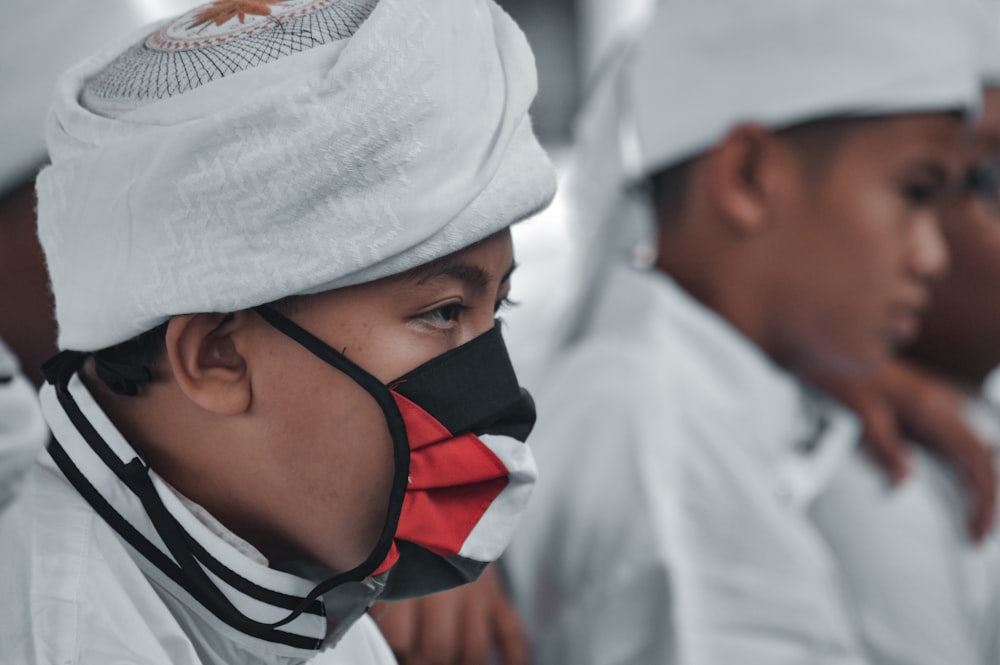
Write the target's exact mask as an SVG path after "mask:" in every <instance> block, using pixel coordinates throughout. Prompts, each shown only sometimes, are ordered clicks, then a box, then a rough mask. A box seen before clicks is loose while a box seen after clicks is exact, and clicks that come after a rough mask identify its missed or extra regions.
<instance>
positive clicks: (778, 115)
mask: <svg viewBox="0 0 1000 665" xmlns="http://www.w3.org/2000/svg"><path fill="white" fill-rule="evenodd" d="M991 1H992V0H991ZM982 17H983V13H982V9H981V7H979V6H977V5H976V4H975V3H974V2H972V0H754V1H753V2H748V1H747V0H662V1H661V2H659V3H658V6H657V8H656V11H655V12H653V13H652V14H651V15H650V16H649V17H648V18H647V19H646V24H645V25H644V26H640V27H639V28H638V29H636V30H633V31H632V33H631V34H630V36H629V37H630V38H629V39H628V40H627V41H626V42H625V43H623V44H620V48H619V49H618V51H617V52H616V53H614V54H612V55H611V56H609V58H608V60H607V62H606V63H605V64H604V67H603V68H602V76H601V77H600V79H599V80H598V81H597V82H596V84H595V86H594V89H593V94H592V95H591V96H590V97H589V99H588V100H587V103H586V105H585V108H584V111H583V113H582V114H581V118H580V123H579V127H578V129H579V131H578V136H577V139H578V144H579V150H578V159H577V163H576V165H575V168H574V169H573V173H572V175H571V179H570V185H569V189H570V197H571V200H573V201H575V206H576V218H577V220H578V223H579V225H580V230H581V234H580V236H581V243H582V244H583V245H584V247H583V249H582V250H581V253H582V256H583V259H582V261H581V264H580V275H579V282H580V283H581V285H582V286H581V288H580V292H579V294H578V296H577V297H576V298H575V301H576V303H575V305H574V308H573V312H571V313H570V314H569V315H568V316H567V320H568V324H567V327H568V330H567V331H566V336H567V337H569V338H570V339H572V338H574V337H575V336H576V335H578V334H579V332H580V330H581V327H582V326H583V325H585V322H586V319H587V317H588V316H589V307H588V305H587V303H589V302H592V301H593V300H595V298H596V293H597V291H598V289H599V288H600V283H601V281H602V280H603V275H604V272H605V268H604V266H605V265H606V264H607V263H608V262H610V261H621V260H627V257H628V256H629V254H630V252H631V248H632V245H634V244H635V241H636V239H637V238H641V237H643V236H647V237H648V236H649V235H650V234H651V233H652V223H651V210H650V209H649V200H648V196H644V195H642V192H639V193H638V194H637V193H636V192H634V191H633V190H632V189H631V188H632V186H633V185H635V184H637V183H640V182H642V181H644V179H645V178H647V177H648V176H650V175H652V174H654V173H656V172H657V171H659V170H661V169H664V168H667V167H669V166H672V165H675V164H678V163H680V162H683V161H685V160H687V159H689V158H692V157H694V156H696V155H698V154H700V153H702V152H704V151H706V150H707V149H708V148H710V147H711V146H712V145H713V144H715V143H716V142H718V141H720V140H721V139H723V138H724V137H725V135H726V133H727V132H728V131H729V130H730V129H732V128H733V127H734V126H735V125H737V124H739V123H741V122H746V121H749V122H757V123H760V124H763V125H764V126H767V127H771V128H774V129H781V128H784V127H788V126H791V125H795V124H798V123H802V122H807V121H810V120H817V119H820V118H826V117H833V116H841V115H854V116H862V115H886V114H895V113H907V112H920V111H935V110H956V111H973V110H974V109H975V108H976V106H977V105H978V100H979V89H980V80H979V77H980V74H981V67H982V44H983V29H984V27H983V20H982Z"/></svg>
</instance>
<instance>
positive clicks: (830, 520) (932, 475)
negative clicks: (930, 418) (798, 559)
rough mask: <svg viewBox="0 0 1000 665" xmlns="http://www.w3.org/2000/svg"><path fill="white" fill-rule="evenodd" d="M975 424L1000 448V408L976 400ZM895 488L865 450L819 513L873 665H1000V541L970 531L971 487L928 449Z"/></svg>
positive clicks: (971, 408) (816, 508)
mask: <svg viewBox="0 0 1000 665" xmlns="http://www.w3.org/2000/svg"><path fill="white" fill-rule="evenodd" d="M967 407H968V408H967V413H968V420H969V423H970V425H971V426H972V427H973V429H974V430H975V431H976V432H977V433H978V434H979V435H980V436H981V437H982V438H983V440H984V441H986V442H987V443H989V444H991V445H993V446H994V447H995V448H1000V408H998V407H997V404H996V403H990V402H989V401H987V400H986V399H983V398H980V397H976V398H970V400H969V401H968V403H967ZM910 470H911V473H910V474H909V476H908V477H907V479H906V480H905V481H904V482H903V483H902V484H901V485H899V486H898V487H891V486H890V485H889V483H888V482H887V480H886V478H885V475H884V473H883V472H882V470H881V469H879V468H877V467H876V466H875V465H874V464H872V462H871V460H870V459H869V458H868V457H867V455H866V454H865V453H864V452H863V451H858V452H857V453H855V454H854V455H853V456H852V457H851V458H850V459H849V460H848V462H847V464H844V465H843V466H842V467H841V468H840V469H839V470H838V472H837V474H836V475H835V477H834V478H833V480H832V482H831V483H830V485H829V487H828V488H827V489H826V490H825V491H824V493H823V494H822V495H821V496H820V497H819V498H818V499H817V501H816V502H815V503H814V504H813V507H812V517H813V521H814V523H815V524H816V525H817V527H818V528H819V530H820V532H821V533H822V534H823V536H824V538H825V539H826V540H827V542H828V543H829V544H830V547H831V548H832V549H833V550H834V551H835V552H836V554H837V561H838V565H839V568H840V571H841V580H842V584H843V588H844V591H845V594H846V595H847V596H848V597H849V599H850V603H851V608H852V615H853V618H854V620H855V622H856V625H857V630H858V633H859V635H860V636H861V638H862V641H863V643H864V646H865V648H866V650H867V653H868V658H869V661H870V662H871V663H872V664H873V665H893V664H895V663H906V664H907V665H940V664H941V663H962V665H996V663H998V662H1000V537H998V535H997V533H996V529H995V527H994V532H993V533H992V534H991V535H990V536H989V537H988V538H987V539H986V540H985V541H984V542H983V543H981V544H976V543H973V542H972V541H971V539H970V537H969V531H968V506H967V500H966V495H965V489H964V487H963V483H962V480H961V479H960V478H958V477H956V475H955V474H954V472H953V470H952V469H950V468H949V467H948V466H947V465H946V464H944V463H942V461H941V460H940V459H938V458H937V457H935V456H934V455H933V454H931V453H930V452H928V451H927V450H926V449H925V448H923V447H922V446H920V445H917V444H914V445H912V446H911V447H910Z"/></svg>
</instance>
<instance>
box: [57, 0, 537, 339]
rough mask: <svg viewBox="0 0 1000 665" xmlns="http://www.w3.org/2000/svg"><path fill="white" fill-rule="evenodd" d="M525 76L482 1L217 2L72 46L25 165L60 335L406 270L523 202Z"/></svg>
mask: <svg viewBox="0 0 1000 665" xmlns="http://www.w3.org/2000/svg"><path fill="white" fill-rule="evenodd" d="M247 7H251V8H253V10H252V11H251V10H250V9H247V10H246V12H241V11H240V10H241V8H244V9H245V8H247ZM265 11H266V12H270V13H269V14H264V13H263V12H265ZM255 12H260V14H257V13H255ZM535 91H536V78H535V68H534V60H533V58H532V55H531V51H530V49H529V48H528V45H527V42H526V41H525V39H524V36H523V34H522V33H521V31H520V30H519V29H518V28H517V26H516V25H515V24H514V23H513V21H511V19H510V18H509V17H508V16H507V15H506V14H505V13H504V12H503V11H502V10H501V9H499V8H498V7H497V6H496V5H495V4H494V3H493V2H492V1H491V0H434V2H412V1H410V0H381V2H378V3H377V4H376V0H283V1H279V0H261V1H260V2H254V3H246V2H237V1H236V0H217V1H216V2H215V3H213V4H212V5H209V6H206V7H204V8H201V9H197V10H192V11H191V12H189V13H188V14H186V15H184V16H182V17H180V18H178V19H176V20H174V21H171V22H167V23H165V24H163V25H161V26H160V27H159V29H158V30H156V31H155V32H153V33H152V35H150V36H148V38H144V39H141V40H138V39H136V38H131V39H129V40H127V41H124V42H122V43H121V44H118V45H116V46H115V47H113V48H111V49H109V50H107V51H105V52H104V53H101V54H98V55H97V56H96V57H94V58H91V59H89V60H87V61H85V62H84V63H82V64H81V65H79V66H77V67H76V68H74V69H72V70H70V71H69V72H68V73H67V74H66V75H65V76H64V77H63V79H62V80H61V81H60V84H59V87H58V90H57V96H56V99H55V105H54V108H53V110H52V112H51V114H50V122H49V131H48V142H49V149H50V153H51V157H52V161H53V164H52V166H51V167H49V168H47V169H45V170H44V171H43V172H42V174H41V175H40V177H39V180H38V197H39V207H38V212H39V235H40V237H41V240H42V245H43V248H44V249H45V253H46V258H47V260H48V266H49V272H50V275H51V278H52V286H53V292H54V294H55V300H56V318H57V321H58V323H59V346H60V348H63V349H74V350H78V351H91V350H96V349H99V348H103V347H106V346H109V345H112V344H115V343H119V342H121V341H124V340H126V339H129V338H131V337H133V336H135V335H136V334H138V333H140V332H143V331H145V330H147V329H149V328H151V327H153V326H155V325H157V324H159V323H161V322H162V321H164V320H166V319H167V318H169V317H170V316H171V315H174V314H181V313H189V312H206V311H220V312H224V311H234V310H238V309H243V308H246V307H250V306H253V305H257V304H260V303H264V302H269V301H273V300H276V299H278V298H281V297H284V296H288V295H295V294H305V293H316V292H320V291H324V290H328V289H333V288H337V287H341V286H347V285H350V284H356V283H361V282H365V281H370V280H374V279H378V278H380V277H384V276H387V275H391V274H395V273H399V272H402V271H405V270H407V269H409V268H412V267H414V266H417V265H421V264H423V263H426V262H428V261H431V260H433V259H436V258H438V257H441V256H444V255H446V254H449V253H451V252H454V251H457V250H459V249H461V248H463V247H466V246H468V245H470V244H472V243H473V242H476V241H478V240H481V239H483V238H485V237H487V236H489V235H491V234H493V233H495V232H497V231H499V230H501V229H503V228H505V227H507V226H509V225H510V224H511V223H513V222H515V221H518V220H520V219H522V218H524V217H526V216H528V215H530V214H532V213H534V212H536V211H538V210H539V209H540V208H542V207H544V206H545V205H546V204H547V202H548V201H549V200H550V199H551V197H552V194H553V192H554V187H555V179H554V174H553V172H552V168H551V165H550V163H549V161H548V159H547V158H546V156H545V154H544V153H543V151H542V149H541V147H540V146H539V144H538V142H537V141H536V139H535V137H534V134H533V133H532V130H531V123H530V120H529V118H528V106H529V104H530V103H531V101H532V99H533V97H534V95H535ZM81 97H82V99H83V100H84V103H81V102H80V100H81ZM88 107H89V108H88Z"/></svg>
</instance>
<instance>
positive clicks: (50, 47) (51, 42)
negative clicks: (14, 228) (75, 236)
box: [0, 0, 194, 194]
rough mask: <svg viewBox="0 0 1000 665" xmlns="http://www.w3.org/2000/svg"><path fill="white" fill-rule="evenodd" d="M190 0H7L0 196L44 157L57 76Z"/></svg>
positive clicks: (0, 40) (0, 44) (0, 50)
mask: <svg viewBox="0 0 1000 665" xmlns="http://www.w3.org/2000/svg"><path fill="white" fill-rule="evenodd" d="M192 5H194V0H88V1H87V2H80V0H4V10H5V11H4V14H5V16H6V19H5V20H4V21H3V23H2V24H0V82H2V84H3V100H4V102H3V104H0V146H3V149H2V150H0V194H2V193H4V192H6V191H7V190H8V189H10V188H12V187H14V186H17V185H19V184H21V183H22V182H24V181H27V180H28V179H31V178H33V177H34V175H35V170H36V169H38V168H39V167H40V166H41V165H42V163H43V162H44V161H45V138H44V136H45V132H44V129H45V111H46V109H48V108H49V105H50V103H51V101H52V87H53V85H54V84H55V81H56V77H57V76H58V75H59V73H60V72H62V71H63V70H65V69H66V68H67V67H69V66H70V65H71V64H73V63H74V62H76V61H78V60H79V59H80V58H82V57H84V56H86V55H87V54H89V53H91V52H92V51H95V50H96V49H98V48H100V47H101V46H104V45H105V44H107V43H108V41H109V40H110V39H113V38H117V37H119V36H120V35H123V34H125V33H126V32H128V31H130V30H134V29H135V28H137V27H138V26H140V25H142V24H143V23H148V22H150V21H153V20H155V19H158V18H160V17H162V16H166V15H168V14H171V13H176V12H179V11H182V10H183V9H186V8H188V7H191V6H192Z"/></svg>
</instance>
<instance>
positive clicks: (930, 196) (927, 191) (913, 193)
mask: <svg viewBox="0 0 1000 665" xmlns="http://www.w3.org/2000/svg"><path fill="white" fill-rule="evenodd" d="M937 193H938V188H936V187H934V186H933V185H928V184H917V183H913V184H910V185H906V186H905V187H903V196H904V197H905V198H906V200H907V201H909V202H910V203H912V204H914V205H924V204H926V203H930V202H932V201H933V200H934V199H935V197H936V196H937Z"/></svg>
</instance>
